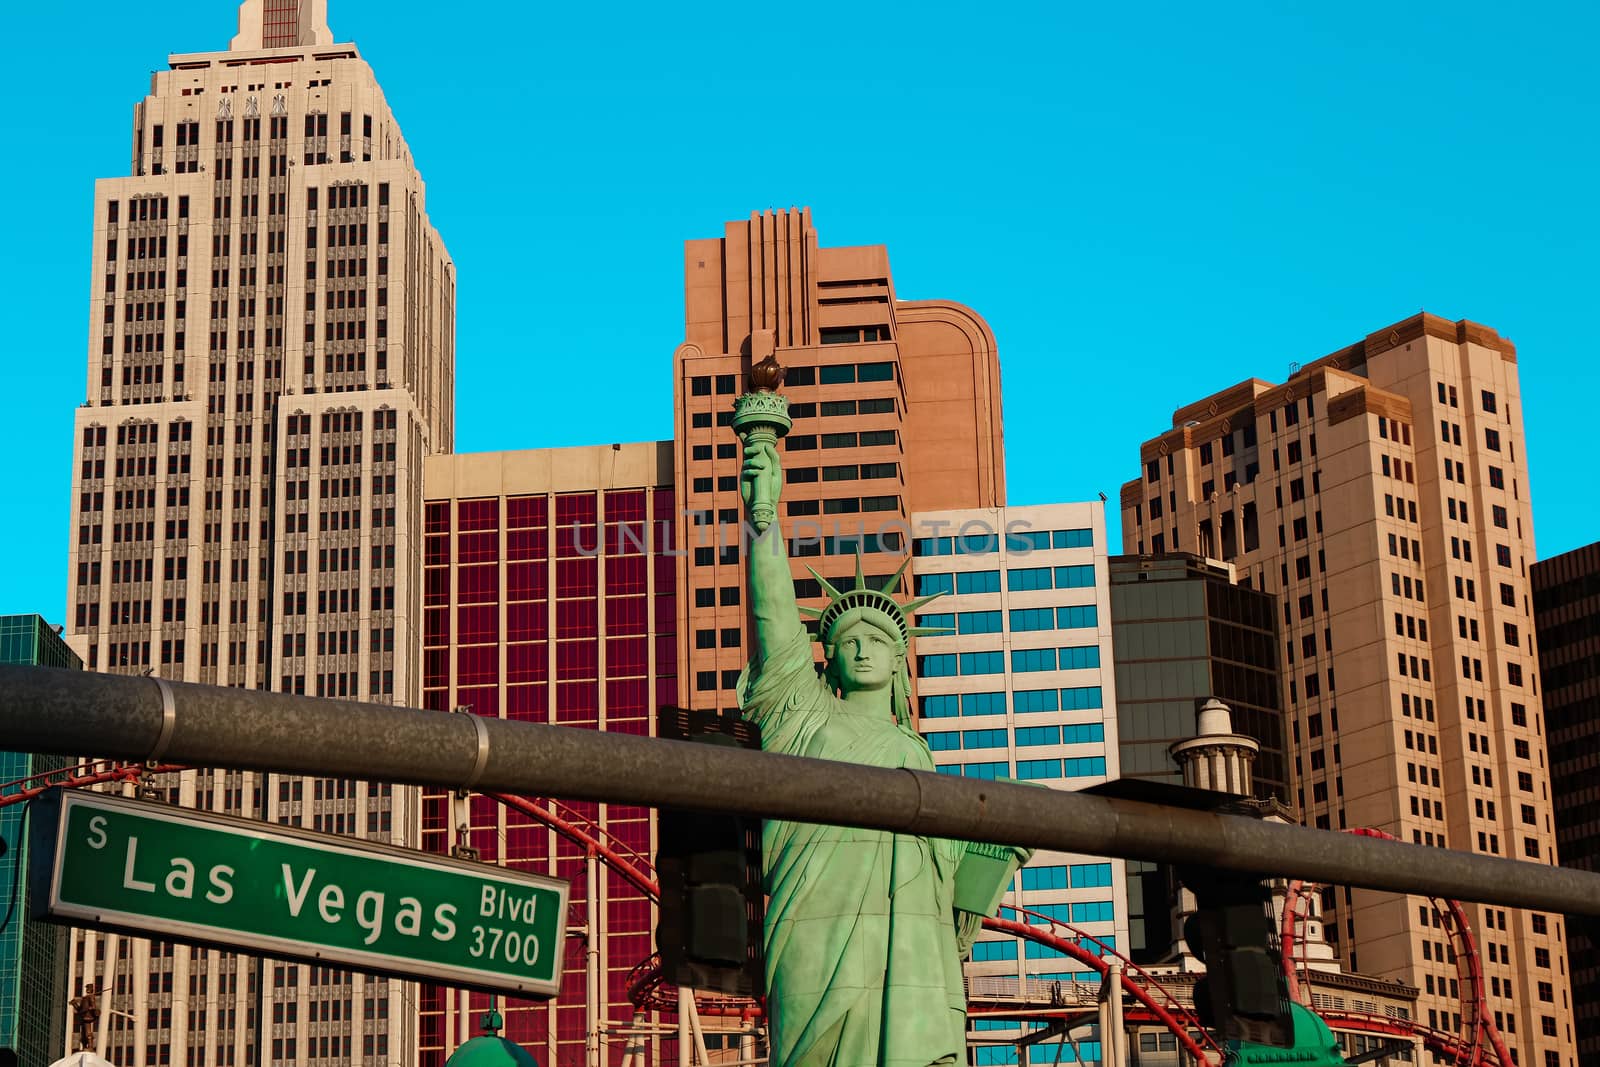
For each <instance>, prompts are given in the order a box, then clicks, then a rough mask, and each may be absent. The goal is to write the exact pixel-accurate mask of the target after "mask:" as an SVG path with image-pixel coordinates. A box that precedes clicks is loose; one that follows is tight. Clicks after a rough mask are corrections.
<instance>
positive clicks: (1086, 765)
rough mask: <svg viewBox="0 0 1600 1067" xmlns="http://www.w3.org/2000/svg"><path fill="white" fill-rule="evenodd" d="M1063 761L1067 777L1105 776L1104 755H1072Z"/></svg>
mask: <svg viewBox="0 0 1600 1067" xmlns="http://www.w3.org/2000/svg"><path fill="white" fill-rule="evenodd" d="M1063 762H1064V763H1065V764H1066V772H1067V777H1068V778H1104V777H1105V776H1106V758H1105V757H1104V756H1074V757H1072V758H1071V759H1067V760H1065V761H1063Z"/></svg>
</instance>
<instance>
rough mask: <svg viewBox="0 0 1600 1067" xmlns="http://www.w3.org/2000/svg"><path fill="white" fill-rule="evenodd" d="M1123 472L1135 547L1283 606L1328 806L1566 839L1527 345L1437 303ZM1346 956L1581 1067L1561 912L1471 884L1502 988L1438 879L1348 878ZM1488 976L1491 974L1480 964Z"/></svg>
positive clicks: (1556, 1065) (1516, 845) (1370, 818)
mask: <svg viewBox="0 0 1600 1067" xmlns="http://www.w3.org/2000/svg"><path fill="white" fill-rule="evenodd" d="M1139 460H1140V468H1141V471H1140V477H1139V478H1138V479H1136V480H1134V481H1131V482H1128V483H1127V484H1126V485H1124V486H1123V488H1122V501H1121V503H1122V515H1123V543H1124V550H1125V551H1127V552H1130V553H1146V552H1149V553H1161V552H1167V551H1182V552H1194V553H1196V554H1199V555H1202V556H1206V557H1211V558H1217V559H1221V560H1223V561H1225V562H1230V563H1232V564H1233V565H1234V566H1235V567H1236V569H1237V570H1238V571H1239V574H1240V579H1241V582H1243V581H1246V580H1248V582H1249V584H1250V585H1251V586H1252V587H1253V588H1256V589H1260V590H1263V591H1266V592H1268V593H1271V594H1272V595H1273V596H1274V597H1275V598H1276V599H1277V601H1278V603H1279V610H1281V612H1282V633H1281V639H1282V640H1283V641H1284V646H1283V650H1284V665H1283V677H1282V683H1281V693H1282V698H1283V706H1284V708H1285V710H1286V714H1287V717H1288V720H1289V731H1290V748H1291V754H1292V757H1293V761H1294V768H1293V777H1294V780H1295V782H1296V793H1295V797H1294V800H1295V802H1296V806H1297V807H1298V808H1299V809H1300V811H1301V812H1302V813H1303V817H1304V818H1305V820H1306V821H1307V822H1308V823H1311V824H1313V825H1315V826H1318V827H1322V828H1327V829H1346V828H1349V829H1354V828H1358V827H1376V828H1379V829H1383V830H1386V831H1388V832H1389V833H1392V834H1395V835H1396V836H1398V837H1400V838H1401V839H1402V840H1405V841H1410V842H1413V843H1417V844H1422V845H1426V846H1431V847H1440V848H1444V847H1451V848H1459V849H1463V850H1470V851H1476V852H1481V853H1486V854H1489V855H1500V856H1508V857H1512V858H1516V859H1524V860H1527V861H1529V862H1536V863H1554V862H1555V859H1556V857H1555V836H1554V833H1553V831H1552V829H1551V823H1550V810H1551V802H1550V784H1549V778H1548V775H1547V772H1546V770H1545V767H1544V758H1543V757H1544V738H1543V735H1542V732H1541V731H1540V720H1541V718H1542V716H1541V709H1540V700H1539V689H1538V687H1537V684H1536V678H1535V674H1536V670H1537V660H1536V653H1535V650H1534V640H1533V611H1532V603H1531V599H1530V596H1529V588H1528V578H1527V565H1528V562H1529V560H1531V559H1532V557H1533V519H1532V511H1531V508H1530V504H1529V493H1528V472H1527V459H1526V452H1525V450H1524V447H1523V425H1522V409H1521V390H1520V387H1519V385H1518V378H1517V364H1516V349H1515V348H1514V346H1512V345H1511V343H1510V342H1509V341H1506V340H1505V339H1503V338H1501V337H1500V336H1499V335H1498V334H1496V333H1495V332H1494V331H1493V330H1491V329H1489V328H1487V327H1484V326H1480V325H1477V324H1475V323H1471V322H1448V321H1446V320H1444V319H1440V318H1437V317H1435V316H1432V315H1426V314H1423V315H1416V316H1413V317H1412V318H1409V319H1406V320H1405V321H1403V322H1398V323H1395V324H1394V325H1392V326H1387V327H1385V328H1383V329H1381V330H1378V331H1376V332H1375V333H1373V334H1371V335H1369V336H1368V337H1366V338H1365V339H1364V340H1362V341H1359V342H1357V343H1356V344H1354V345H1351V346H1349V347H1347V348H1344V349H1342V350H1340V351H1338V352H1335V353H1333V354H1332V355H1330V356H1327V357H1324V358H1322V359H1318V360H1316V361H1315V362H1312V363H1310V364H1308V365H1307V366H1305V367H1302V368H1299V369H1297V370H1296V371H1295V372H1294V373H1293V374H1292V375H1291V376H1290V379H1289V381H1288V382H1286V383H1285V384H1283V385H1277V386H1274V385H1271V384H1269V383H1267V382H1264V381H1261V380H1259V379H1252V380H1249V381H1246V382H1242V383H1240V384H1238V385H1236V386H1233V387H1232V388H1230V389H1227V390H1224V391H1223V392H1220V393H1217V394H1215V395H1213V396H1210V397H1206V398H1203V399H1201V400H1198V401H1196V402H1194V403H1191V404H1187V405H1185V406H1183V407H1181V408H1179V409H1178V410H1177V411H1176V412H1175V413H1174V416H1173V423H1172V429H1170V430H1168V431H1166V432H1164V433H1162V434H1160V435H1159V436H1157V437H1154V438H1152V439H1151V440H1149V441H1146V442H1145V443H1144V444H1143V445H1142V446H1141V448H1140V454H1139ZM1324 903H1325V904H1331V905H1332V907H1330V908H1328V909H1327V933H1328V939H1329V940H1330V941H1334V942H1336V943H1337V945H1338V948H1339V951H1340V953H1341V955H1342V957H1343V960H1344V963H1345V965H1346V967H1348V968H1349V969H1350V970H1360V971H1363V972H1365V973H1368V974H1376V975H1381V976H1384V977H1389V978H1399V979H1403V980H1405V981H1407V982H1409V983H1411V984H1413V985H1415V986H1417V987H1418V988H1420V989H1421V990H1422V994H1423V995H1422V998H1421V1000H1420V1001H1419V1002H1418V1012H1419V1015H1422V1016H1423V1017H1424V1021H1426V1022H1427V1023H1428V1024H1429V1025H1433V1026H1438V1027H1440V1028H1443V1029H1446V1030H1453V1029H1455V1028H1456V1027H1457V1025H1458V1017H1459V1018H1460V1020H1461V1025H1465V1026H1470V1025H1471V1024H1472V1021H1473V1020H1474V1019H1475V1018H1476V1017H1477V1015H1476V1014H1475V1013H1477V1012H1479V1011H1482V1012H1485V1013H1487V1016H1486V1017H1489V1018H1492V1019H1493V1020H1494V1021H1495V1022H1497V1023H1498V1024H1500V1026H1501V1029H1502V1032H1503V1033H1504V1035H1505V1040H1506V1043H1507V1044H1508V1045H1509V1046H1510V1047H1511V1048H1513V1049H1516V1050H1517V1051H1518V1053H1519V1058H1520V1062H1521V1063H1523V1064H1538V1065H1540V1067H1573V1064H1574V1052H1573V1043H1572V1037H1571V1035H1570V1033H1568V1032H1567V1030H1566V1027H1565V1026H1564V1025H1563V1024H1562V1022H1561V1020H1562V1017H1563V1016H1564V1015H1566V1014H1568V1013H1570V1011H1571V1001H1570V996H1569V992H1568V987H1567V978H1566V975H1565V974H1563V973H1562V972H1561V970H1560V968H1559V967H1556V966H1555V965H1554V963H1555V960H1556V959H1557V958H1558V957H1559V956H1560V954H1561V952H1562V950H1563V948H1564V945H1563V944H1562V942H1561V941H1560V939H1559V936H1558V935H1559V925H1558V923H1556V922H1553V920H1554V919H1556V918H1558V917H1554V916H1550V915H1545V914H1540V913H1533V912H1517V911H1514V910H1510V909H1504V908H1495V907H1484V906H1476V905H1474V906H1471V907H1469V908H1468V909H1467V910H1468V914H1469V915H1470V916H1471V921H1472V923H1473V930H1472V933H1473V936H1474V938H1475V940H1476V942H1477V944H1478V946H1480V952H1481V960H1482V964H1483V969H1484V980H1483V987H1484V995H1485V998H1486V999H1485V1000H1484V1002H1483V1003H1482V1004H1479V1003H1478V1001H1477V1000H1476V998H1475V997H1474V996H1473V990H1472V989H1470V988H1467V989H1457V988H1456V985H1455V984H1454V983H1453V982H1452V980H1453V979H1455V978H1456V977H1457V974H1456V969H1455V966H1454V959H1455V952H1456V949H1457V948H1458V947H1459V942H1457V943H1456V944H1454V945H1453V944H1452V931H1451V930H1450V929H1449V928H1448V927H1447V926H1446V925H1443V924H1442V923H1441V921H1440V919H1439V917H1438V914H1437V913H1436V912H1435V911H1434V910H1433V909H1432V908H1431V907H1430V906H1429V902H1428V901H1427V900H1426V899H1425V898H1418V897H1406V896H1398V895H1394V894H1385V893H1375V892H1368V891H1362V890H1352V889H1349V888H1347V887H1338V889H1337V891H1336V892H1335V893H1332V894H1329V895H1328V897H1327V898H1325V901H1324ZM1470 984H1471V983H1468V985H1469V986H1470Z"/></svg>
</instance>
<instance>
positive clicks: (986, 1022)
mask: <svg viewBox="0 0 1600 1067" xmlns="http://www.w3.org/2000/svg"><path fill="white" fill-rule="evenodd" d="M995 944H999V942H998V941H979V942H978V945H995ZM1012 944H1016V942H1012ZM978 945H973V946H972V958H973V959H977V958H978ZM1011 958H1012V959H1016V958H1017V956H1016V953H1015V952H1013V953H1012V954H1011ZM1021 1026H1022V1024H1021V1023H1020V1022H1018V1021H1017V1020H1015V1019H973V1020H972V1028H973V1029H974V1030H1016V1029H1018V1028H1020V1027H1021Z"/></svg>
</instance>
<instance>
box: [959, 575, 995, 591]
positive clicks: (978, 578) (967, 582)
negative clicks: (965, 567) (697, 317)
mask: <svg viewBox="0 0 1600 1067" xmlns="http://www.w3.org/2000/svg"><path fill="white" fill-rule="evenodd" d="M999 591H1000V572H999V571H971V572H969V573H967V574H958V575H956V592H958V593H998V592H999Z"/></svg>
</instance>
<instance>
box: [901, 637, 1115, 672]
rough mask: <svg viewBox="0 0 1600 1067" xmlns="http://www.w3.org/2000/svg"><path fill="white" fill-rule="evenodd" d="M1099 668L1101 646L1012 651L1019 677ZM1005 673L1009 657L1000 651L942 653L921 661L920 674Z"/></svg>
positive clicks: (922, 658) (1014, 666)
mask: <svg viewBox="0 0 1600 1067" xmlns="http://www.w3.org/2000/svg"><path fill="white" fill-rule="evenodd" d="M1098 666H1100V646H1098V645H1081V646H1074V647H1070V648H1060V649H1056V648H1018V649H1012V650H1011V670H1012V671H1013V672H1014V673H1018V674H1022V673H1031V672H1037V671H1054V670H1063V671H1074V670H1083V669H1085V668H1090V667H1098ZM1004 671H1005V653H1004V652H1002V651H999V650H992V651H984V652H960V653H939V654H935V655H929V656H918V657H917V673H918V674H919V675H920V676H921V677H923V678H953V677H955V676H957V675H958V674H959V675H961V676H968V675H976V674H1002V673H1004Z"/></svg>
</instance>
